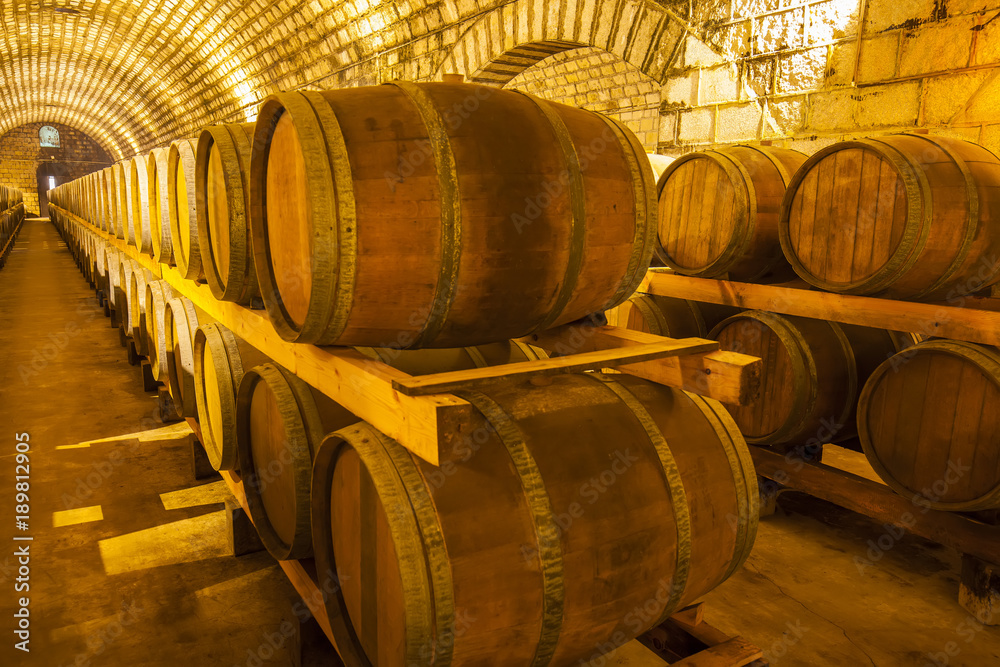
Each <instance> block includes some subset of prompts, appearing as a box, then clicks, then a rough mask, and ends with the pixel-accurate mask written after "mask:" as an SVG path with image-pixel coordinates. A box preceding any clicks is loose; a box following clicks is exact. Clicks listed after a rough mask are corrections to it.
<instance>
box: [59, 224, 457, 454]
mask: <svg viewBox="0 0 1000 667" xmlns="http://www.w3.org/2000/svg"><path fill="white" fill-rule="evenodd" d="M58 210H59V213H60V215H64V216H66V217H68V218H75V219H76V220H78V221H80V222H81V223H83V224H88V223H86V222H85V221H84V220H82V219H81V218H79V217H76V216H73V215H72V214H71V213H68V212H66V211H63V210H62V209H58ZM88 226H89V227H90V229H91V231H93V232H94V233H95V234H97V235H99V236H101V237H102V238H104V239H105V240H106V241H107V242H108V243H110V244H111V245H112V246H113V247H115V248H117V249H118V250H120V251H122V252H124V253H125V254H126V255H128V256H129V257H131V258H132V259H134V260H136V261H137V262H139V264H141V265H142V266H143V267H145V268H147V269H149V271H150V272H151V273H152V274H153V275H154V276H156V277H157V278H162V279H163V280H166V281H167V282H168V283H170V285H171V286H172V287H173V288H174V290H175V291H176V292H178V293H179V294H181V295H183V296H185V297H187V298H188V299H190V300H191V301H192V302H193V303H194V305H196V306H197V307H198V308H201V309H202V310H203V311H204V312H205V313H206V314H208V315H209V316H210V317H212V318H213V319H215V320H218V321H219V322H221V323H222V324H224V325H225V326H226V327H228V328H229V329H230V330H231V331H232V332H233V333H234V334H236V335H237V336H239V337H240V338H242V339H243V340H245V341H247V342H248V343H249V344H250V345H253V346H254V347H255V348H257V349H258V350H260V351H261V352H263V353H264V354H266V355H268V356H269V357H270V358H271V359H273V360H274V361H275V362H276V363H278V364H280V365H282V366H284V367H285V368H287V369H288V370H289V371H291V372H292V373H294V374H295V375H297V376H298V377H300V378H301V379H302V380H303V381H304V382H306V383H308V384H310V385H312V386H313V387H315V388H316V389H318V390H319V391H320V392H322V393H324V394H326V395H327V396H329V397H330V398H331V399H333V400H334V401H337V402H338V403H340V404H341V405H343V406H344V407H345V408H347V409H348V410H350V411H351V412H353V413H354V414H356V415H357V416H358V418H359V419H363V420H364V421H366V422H368V423H370V424H371V425H372V426H374V427H375V428H376V429H378V430H379V431H381V432H382V433H385V434H386V435H388V436H389V437H391V438H393V439H395V440H396V441H398V442H399V443H400V444H401V445H403V446H404V447H406V448H407V449H409V450H410V451H411V452H413V453H414V454H416V455H417V456H419V457H421V458H422V459H424V460H425V461H428V462H429V463H432V464H434V465H439V464H440V463H441V460H442V457H443V456H445V454H444V453H445V452H447V453H449V455H450V452H452V451H453V449H454V446H453V442H452V441H453V440H454V439H455V438H457V437H458V434H459V433H460V432H461V428H460V425H462V424H464V423H468V422H469V421H470V420H471V419H472V417H473V411H472V406H471V405H469V404H468V403H466V402H465V401H463V400H461V399H460V398H458V397H456V396H452V395H450V394H434V395H430V396H406V395H404V394H401V393H399V392H398V391H396V389H395V388H394V387H393V385H392V383H393V381H394V380H404V379H406V378H409V377H410V375H408V374H406V373H404V372H402V371H399V370H396V369H395V368H392V367H391V366H388V365H386V364H384V363H382V362H380V361H376V360H374V359H370V358H368V357H366V356H364V355H363V354H360V353H358V352H355V351H354V350H352V349H350V348H344V347H316V346H315V345H305V344H301V343H289V342H287V341H285V340H283V339H282V338H281V337H280V336H279V335H278V334H277V332H275V330H274V327H273V326H271V323H270V321H269V320H268V319H267V315H266V314H265V313H264V312H262V311H255V310H250V309H249V308H244V307H242V306H239V305H236V304H235V303H230V302H228V301H219V300H218V299H216V298H215V296H214V295H213V294H212V291H211V289H209V287H208V285H205V284H197V283H195V282H193V281H190V280H185V279H184V278H183V276H181V274H180V273H179V272H178V271H177V269H175V268H173V267H169V266H166V265H164V264H159V263H158V262H156V261H155V260H153V258H152V257H151V256H149V255H145V254H142V253H139V252H138V251H137V250H136V249H135V248H134V247H133V246H129V245H127V244H126V242H125V241H124V240H123V239H118V238H115V237H114V236H110V235H108V234H107V233H104V232H101V231H99V230H97V229H96V228H94V227H93V226H92V225H88Z"/></svg>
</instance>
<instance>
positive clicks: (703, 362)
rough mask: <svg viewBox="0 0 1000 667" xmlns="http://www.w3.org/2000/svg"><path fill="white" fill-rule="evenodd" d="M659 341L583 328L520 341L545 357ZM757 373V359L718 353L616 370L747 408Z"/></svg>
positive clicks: (649, 336)
mask: <svg viewBox="0 0 1000 667" xmlns="http://www.w3.org/2000/svg"><path fill="white" fill-rule="evenodd" d="M662 340H664V338H663V337H662V336H656V335H654V334H650V333H643V332H641V331H632V330H630V329H623V328H621V327H612V326H607V325H605V326H594V325H591V324H589V323H587V324H567V325H565V326H562V327H558V328H556V329H550V330H548V331H543V332H541V333H538V334H533V335H531V336H525V337H524V338H522V339H521V341H522V342H524V343H529V344H531V345H537V346H538V347H540V348H542V349H543V350H545V351H546V352H548V353H549V354H556V355H568V354H579V353H581V352H592V351H594V350H607V349H610V348H615V347H625V346H631V345H643V344H649V343H655V342H657V341H662ZM760 369H761V360H760V359H759V358H757V357H751V356H749V355H746V354H738V353H736V352H725V351H721V350H716V351H714V352H702V353H698V354H685V355H683V356H679V357H666V358H662V359H656V360H654V361H644V362H640V363H632V364H625V365H622V366H619V367H618V370H619V371H621V372H622V373H628V374H629V375H635V376H636V377H641V378H645V379H647V380H651V381H653V382H656V383H659V384H663V385H667V386H670V387H678V388H680V389H684V390H686V391H690V392H694V393H696V394H701V395H702V396H707V397H708V398H714V399H715V400H717V401H721V402H723V403H732V404H735V405H747V404H749V403H752V402H753V401H754V400H755V399H756V398H757V395H758V394H759V392H760Z"/></svg>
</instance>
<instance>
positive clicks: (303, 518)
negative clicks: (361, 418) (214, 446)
mask: <svg viewBox="0 0 1000 667" xmlns="http://www.w3.org/2000/svg"><path fill="white" fill-rule="evenodd" d="M356 421H358V419H357V417H355V416H354V415H353V414H351V413H350V412H349V411H348V410H346V409H345V408H343V407H342V406H340V405H339V404H337V403H334V402H333V401H332V400H330V399H329V398H327V397H326V396H324V395H323V394H321V393H320V392H318V391H316V390H315V389H313V388H312V387H310V386H309V385H307V384H306V383H305V382H303V381H302V380H300V379H298V378H297V377H295V376H294V375H292V374H291V373H290V372H288V371H286V370H285V369H284V368H281V367H280V366H277V365H275V364H271V363H265V364H262V365H260V366H257V367H255V368H253V369H251V370H248V371H246V372H245V374H244V376H243V379H242V381H241V382H240V386H239V392H238V394H237V398H236V442H237V449H238V456H239V466H240V475H241V476H242V478H243V484H244V487H243V488H244V490H245V491H246V496H247V504H248V505H249V508H250V516H251V518H252V519H253V523H254V526H255V527H256V528H257V533H258V534H259V535H260V538H261V541H262V542H263V543H264V546H265V547H267V550H268V552H269V553H270V554H271V555H272V556H274V557H275V558H276V559H278V560H292V559H296V558H305V557H308V556H310V555H311V554H312V536H311V534H310V524H309V484H310V471H311V468H312V460H313V454H314V452H315V451H316V449H317V448H318V447H319V443H320V442H321V441H322V439H323V436H324V435H326V434H327V433H329V432H330V431H334V430H337V429H339V428H343V427H344V426H347V425H349V424H353V423H355V422H356Z"/></svg>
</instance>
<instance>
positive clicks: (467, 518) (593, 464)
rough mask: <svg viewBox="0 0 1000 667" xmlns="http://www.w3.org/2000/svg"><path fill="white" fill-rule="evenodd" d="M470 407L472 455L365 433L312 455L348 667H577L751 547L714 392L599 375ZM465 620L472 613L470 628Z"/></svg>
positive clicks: (748, 497) (674, 605)
mask: <svg viewBox="0 0 1000 667" xmlns="http://www.w3.org/2000/svg"><path fill="white" fill-rule="evenodd" d="M463 397H465V398H466V399H467V400H469V401H470V402H471V403H472V404H473V405H474V406H475V407H476V408H477V410H478V416H477V418H476V423H474V424H473V425H472V428H473V430H472V431H471V433H470V435H469V437H468V439H467V441H466V443H465V444H464V445H462V447H464V448H465V449H467V454H466V456H465V459H466V460H464V461H462V462H460V463H456V464H454V465H451V466H444V467H440V468H439V467H435V466H432V465H429V464H427V463H425V462H423V461H422V460H420V459H419V458H417V457H415V456H413V455H411V454H410V453H409V452H407V451H406V450H404V449H403V448H402V447H401V446H400V445H399V444H397V443H396V442H395V441H393V440H391V439H389V438H387V437H386V436H384V435H382V434H381V433H379V432H378V431H376V430H375V429H373V428H372V427H370V426H369V425H367V424H363V423H362V424H358V425H355V426H351V427H348V428H345V429H342V430H340V431H338V432H337V433H334V434H332V435H330V436H329V437H328V438H327V439H326V440H324V442H323V444H322V446H321V447H320V450H319V452H318V453H317V456H316V460H315V463H314V465H313V479H312V526H313V537H314V550H315V555H316V565H317V572H319V573H320V577H321V578H323V577H334V576H336V577H337V580H338V581H339V583H340V586H339V587H338V588H337V589H336V590H335V592H334V593H333V594H332V595H331V597H330V599H329V600H328V601H327V605H326V608H327V611H328V614H329V616H330V623H331V626H332V628H333V632H334V636H335V638H336V642H337V648H338V650H339V651H340V652H341V655H343V656H344V659H345V661H346V662H347V663H348V664H366V665H368V664H370V665H411V664H421V665H429V664H434V665H438V664H441V665H455V666H459V665H485V664H491V665H531V664H535V665H549V664H551V665H575V664H577V663H578V662H585V661H587V660H589V659H590V658H591V657H592V656H593V654H594V652H595V647H596V646H602V645H606V644H610V645H613V646H618V645H620V644H622V643H623V642H624V641H627V640H629V639H631V638H633V637H635V636H637V635H638V634H641V633H642V632H644V631H645V630H647V629H648V628H650V627H653V626H655V625H657V624H658V623H659V622H661V621H662V620H663V619H665V618H666V617H667V616H669V615H670V614H671V613H673V612H674V611H675V610H676V609H678V608H680V607H683V606H684V605H686V604H689V603H691V602H693V601H694V600H695V599H696V598H698V597H700V596H702V595H704V594H705V593H707V592H708V591H711V590H712V589H713V588H715V587H716V586H718V585H719V584H720V583H722V582H723V581H725V580H726V579H727V578H728V577H729V576H730V575H731V574H732V573H733V572H735V571H736V570H737V569H738V568H739V567H740V566H741V564H742V563H743V561H744V560H745V559H746V557H747V555H748V554H749V551H750V548H751V546H752V545H753V542H754V537H755V533H756V526H757V514H758V509H757V502H758V500H757V498H758V491H757V479H756V474H755V472H754V468H753V465H752V463H751V461H750V458H749V452H748V451H747V447H746V444H745V442H744V441H743V438H742V437H741V436H740V433H739V431H738V430H737V428H736V425H735V424H734V423H733V421H732V419H731V418H730V417H729V415H728V414H727V413H726V411H725V410H723V409H722V407H721V405H719V404H718V403H716V402H715V401H711V400H706V399H703V398H701V397H698V396H695V395H692V394H688V393H686V392H683V391H680V390H677V389H671V388H668V387H663V386H660V385H655V384H653V383H650V382H647V381H644V380H641V379H639V378H633V377H630V376H625V375H615V376H613V377H612V376H605V375H600V374H595V373H585V374H577V375H560V376H557V377H553V378H552V382H551V384H548V385H546V386H532V385H530V384H528V383H525V384H523V385H521V384H518V385H513V386H504V387H503V388H497V389H494V390H491V391H489V392H488V393H485V394H484V393H468V394H463ZM636 609H642V610H643V611H642V613H641V614H640V615H636V614H635V611H634V610H636ZM459 610H460V611H461V612H462V613H463V614H465V615H467V616H468V617H469V618H474V619H477V620H476V622H475V623H471V624H465V625H463V631H462V632H456V631H455V624H456V620H457V619H456V612H458V611H459ZM428 647H432V649H431V650H428Z"/></svg>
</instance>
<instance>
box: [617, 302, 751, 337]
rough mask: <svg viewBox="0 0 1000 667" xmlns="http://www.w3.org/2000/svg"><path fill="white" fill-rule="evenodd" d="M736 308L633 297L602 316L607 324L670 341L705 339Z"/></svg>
mask: <svg viewBox="0 0 1000 667" xmlns="http://www.w3.org/2000/svg"><path fill="white" fill-rule="evenodd" d="M738 312H740V309H739V308H732V307H729V306H720V305H717V304H714V303H699V302H697V301H689V300H687V299H677V298H673V297H668V296H658V295H656V294H638V293H637V294H633V295H632V296H631V297H629V300H628V301H626V302H625V303H623V304H621V305H620V306H618V307H617V308H614V309H612V310H609V311H608V312H607V313H605V315H606V316H607V319H608V324H611V325H614V326H619V327H624V328H626V329H632V330H633V331H644V332H646V333H651V334H656V335H657V336H669V337H671V338H692V337H694V338H705V337H707V336H708V332H709V331H711V330H712V328H713V327H714V326H715V325H716V324H718V323H719V322H721V321H722V320H724V319H726V318H727V317H732V316H733V315H735V314H737V313H738Z"/></svg>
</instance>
